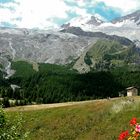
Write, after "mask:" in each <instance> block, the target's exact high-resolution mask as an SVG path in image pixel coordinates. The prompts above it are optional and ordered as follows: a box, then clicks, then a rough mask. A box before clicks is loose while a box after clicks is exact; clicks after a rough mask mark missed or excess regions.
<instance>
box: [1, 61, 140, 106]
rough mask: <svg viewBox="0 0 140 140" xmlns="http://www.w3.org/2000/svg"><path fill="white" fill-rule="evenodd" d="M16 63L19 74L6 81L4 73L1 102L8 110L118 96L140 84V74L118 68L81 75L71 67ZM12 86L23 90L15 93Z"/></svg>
mask: <svg viewBox="0 0 140 140" xmlns="http://www.w3.org/2000/svg"><path fill="white" fill-rule="evenodd" d="M37 67H38V68H36V69H35V68H34V64H31V63H28V62H25V61H17V62H12V69H15V70H16V73H15V74H14V75H13V76H12V77H10V78H9V79H7V80H5V79H3V77H2V74H0V99H1V103H3V104H4V106H5V107H8V106H14V105H25V104H33V103H37V104H39V103H56V102H66V101H80V100H88V99H99V98H107V97H116V96H118V95H119V92H120V91H123V90H124V89H125V88H126V87H128V86H132V85H140V71H130V70H126V69H124V68H123V67H122V68H118V69H117V68H116V69H114V70H111V71H91V72H89V73H85V74H79V73H78V72H77V71H75V70H72V69H70V67H67V66H58V65H52V64H38V65H37ZM11 84H15V85H18V86H19V87H20V88H17V89H15V91H13V90H12V88H11V87H10V85H11Z"/></svg>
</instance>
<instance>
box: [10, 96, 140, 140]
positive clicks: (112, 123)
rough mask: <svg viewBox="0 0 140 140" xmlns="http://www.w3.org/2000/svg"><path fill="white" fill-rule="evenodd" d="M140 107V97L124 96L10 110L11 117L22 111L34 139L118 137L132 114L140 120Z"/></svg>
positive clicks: (100, 138) (65, 139)
mask: <svg viewBox="0 0 140 140" xmlns="http://www.w3.org/2000/svg"><path fill="white" fill-rule="evenodd" d="M46 106H47V105H46ZM55 106H57V104H56V105H55ZM22 108H23V109H24V108H26V110H25V111H24V110H22ZM39 108H40V109H39ZM139 110H140V97H133V98H127V97H126V98H124V97H122V98H116V99H115V98H114V99H110V100H107V99H104V100H95V101H90V102H82V103H80V104H73V105H72V106H65V107H57V108H45V107H44V108H42V105H40V107H39V105H38V107H36V110H34V108H32V109H31V108H30V109H29V110H28V107H20V108H15V109H14V108H11V109H8V110H7V113H8V117H9V118H10V120H11V121H12V119H13V117H15V114H16V113H20V114H22V116H23V120H24V122H23V124H24V125H23V126H24V129H23V131H25V130H26V131H29V132H30V134H29V138H30V139H31V140H38V139H39V140H62V139H63V140H94V139H96V140H106V139H108V140H116V139H117V138H118V135H119V133H120V132H121V131H123V130H126V129H128V128H129V120H130V119H131V118H132V117H136V118H138V122H139V121H140V118H139Z"/></svg>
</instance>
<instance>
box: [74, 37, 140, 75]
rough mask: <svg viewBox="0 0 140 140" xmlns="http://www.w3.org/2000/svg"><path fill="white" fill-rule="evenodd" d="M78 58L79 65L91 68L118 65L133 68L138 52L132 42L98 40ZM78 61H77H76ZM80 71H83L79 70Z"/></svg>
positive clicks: (139, 53)
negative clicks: (125, 43)
mask: <svg viewBox="0 0 140 140" xmlns="http://www.w3.org/2000/svg"><path fill="white" fill-rule="evenodd" d="M81 56H82V58H83V61H82V62H81V57H80V58H79V60H77V61H79V63H80V62H81V67H83V65H84V66H85V67H84V69H87V68H88V71H91V70H96V71H98V70H110V69H115V68H118V67H128V69H129V68H131V69H134V68H136V67H138V66H139V63H140V52H139V49H138V48H136V47H135V45H134V44H127V45H124V43H123V42H119V41H116V40H107V39H103V40H98V41H97V42H96V43H95V44H93V45H92V46H91V47H90V48H89V49H88V50H87V51H86V53H85V54H84V55H81ZM76 63H78V62H76ZM79 67H80V65H79V66H77V67H76V66H74V68H75V69H79ZM80 72H84V71H82V69H81V71H80Z"/></svg>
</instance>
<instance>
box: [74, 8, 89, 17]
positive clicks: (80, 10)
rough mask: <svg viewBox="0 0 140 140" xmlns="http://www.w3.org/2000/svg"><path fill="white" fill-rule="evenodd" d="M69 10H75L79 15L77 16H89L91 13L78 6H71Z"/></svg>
mask: <svg viewBox="0 0 140 140" xmlns="http://www.w3.org/2000/svg"><path fill="white" fill-rule="evenodd" d="M71 12H75V13H76V14H77V15H79V16H83V17H84V16H89V15H91V14H89V13H88V12H87V11H86V9H84V8H79V7H73V8H72V9H71Z"/></svg>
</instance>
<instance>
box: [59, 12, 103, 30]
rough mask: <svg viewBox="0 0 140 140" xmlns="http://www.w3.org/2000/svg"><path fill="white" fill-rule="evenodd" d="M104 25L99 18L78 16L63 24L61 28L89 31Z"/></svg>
mask: <svg viewBox="0 0 140 140" xmlns="http://www.w3.org/2000/svg"><path fill="white" fill-rule="evenodd" d="M102 23H104V21H103V20H101V19H100V17H99V16H96V15H95V16H85V17H83V16H79V17H75V18H73V19H72V20H70V22H68V23H66V24H63V25H62V26H61V27H62V28H68V27H80V28H82V29H83V30H90V29H91V28H93V27H97V26H99V25H101V24H102Z"/></svg>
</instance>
